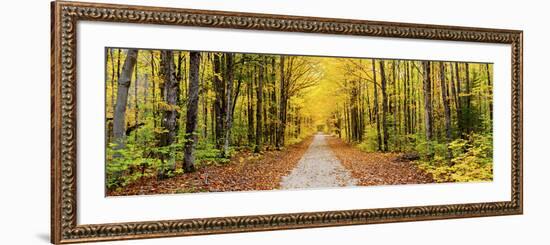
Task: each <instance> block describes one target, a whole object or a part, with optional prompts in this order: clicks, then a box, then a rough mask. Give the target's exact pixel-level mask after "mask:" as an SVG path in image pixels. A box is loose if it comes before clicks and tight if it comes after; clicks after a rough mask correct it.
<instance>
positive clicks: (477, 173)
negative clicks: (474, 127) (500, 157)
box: [419, 133, 493, 182]
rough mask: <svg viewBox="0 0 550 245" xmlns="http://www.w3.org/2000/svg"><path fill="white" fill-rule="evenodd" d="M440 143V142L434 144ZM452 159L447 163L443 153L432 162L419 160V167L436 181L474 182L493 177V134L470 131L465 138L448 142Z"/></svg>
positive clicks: (488, 179) (489, 179)
mask: <svg viewBox="0 0 550 245" xmlns="http://www.w3.org/2000/svg"><path fill="white" fill-rule="evenodd" d="M436 145H442V144H436ZM449 148H451V150H452V152H453V156H454V157H453V159H451V165H449V164H448V163H447V162H446V161H445V159H444V158H443V157H442V156H443V155H436V157H435V158H434V160H433V161H432V162H425V161H420V162H419V167H420V168H422V169H424V170H425V171H427V172H429V173H431V174H432V175H433V176H434V179H436V180H437V181H438V182H476V181H491V180H492V179H493V135H492V134H479V133H471V134H469V135H467V136H466V138H465V139H456V140H454V141H452V142H450V143H449Z"/></svg>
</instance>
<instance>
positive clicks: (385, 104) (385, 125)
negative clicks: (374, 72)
mask: <svg viewBox="0 0 550 245" xmlns="http://www.w3.org/2000/svg"><path fill="white" fill-rule="evenodd" d="M380 78H381V87H382V127H383V129H384V151H388V150H389V149H388V148H389V147H388V138H389V132H388V122H387V119H386V118H387V117H388V94H387V93H386V74H385V72H384V61H383V60H381V61H380Z"/></svg>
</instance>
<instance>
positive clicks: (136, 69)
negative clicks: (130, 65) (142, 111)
mask: <svg viewBox="0 0 550 245" xmlns="http://www.w3.org/2000/svg"><path fill="white" fill-rule="evenodd" d="M138 57H139V53H136V65H135V66H134V68H135V69H134V70H135V71H134V81H135V83H134V100H135V104H134V110H135V111H134V125H135V126H136V129H137V128H138V125H139V100H138V88H139V80H138V77H139V76H138V64H139V62H138ZM134 142H135V143H138V134H137V130H136V132H135V133H134Z"/></svg>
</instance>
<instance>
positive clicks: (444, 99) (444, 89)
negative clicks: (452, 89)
mask: <svg viewBox="0 0 550 245" xmlns="http://www.w3.org/2000/svg"><path fill="white" fill-rule="evenodd" d="M439 70H440V71H439V72H440V80H441V100H442V102H443V109H444V112H445V133H446V135H445V140H446V143H447V156H446V157H447V160H448V162H449V163H450V162H451V159H452V158H453V153H452V151H451V148H450V147H449V144H450V142H451V108H450V106H449V99H448V94H447V93H448V92H447V84H446V83H447V82H446V81H445V63H444V62H439Z"/></svg>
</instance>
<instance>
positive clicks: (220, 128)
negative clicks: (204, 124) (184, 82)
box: [212, 54, 225, 150]
mask: <svg viewBox="0 0 550 245" xmlns="http://www.w3.org/2000/svg"><path fill="white" fill-rule="evenodd" d="M221 59H222V54H214V64H213V67H214V68H213V69H214V79H213V81H212V83H213V87H214V91H215V95H216V96H215V97H216V98H215V101H214V114H215V117H216V130H215V137H214V138H215V141H216V149H219V150H222V146H223V144H224V140H223V136H224V134H225V133H224V120H225V113H224V111H225V102H224V101H225V84H224V82H225V81H222V79H221V76H222V71H221V70H222V68H221V66H222V61H221Z"/></svg>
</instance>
